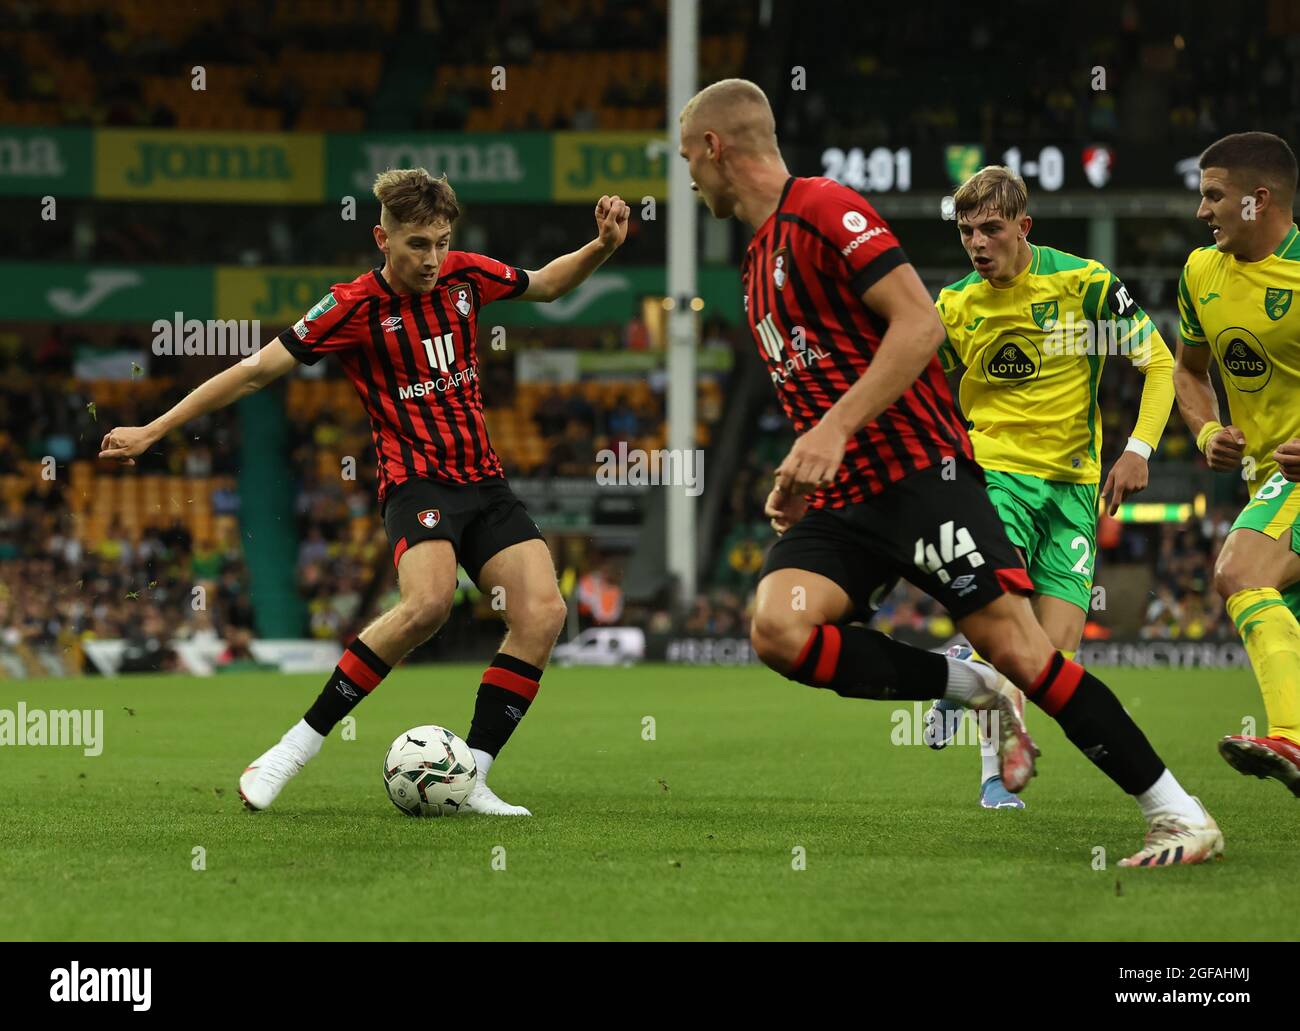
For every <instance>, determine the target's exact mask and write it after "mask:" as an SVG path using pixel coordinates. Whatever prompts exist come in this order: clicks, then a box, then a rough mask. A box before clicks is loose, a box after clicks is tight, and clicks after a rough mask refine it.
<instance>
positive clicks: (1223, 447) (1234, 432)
mask: <svg viewBox="0 0 1300 1031" xmlns="http://www.w3.org/2000/svg"><path fill="white" fill-rule="evenodd" d="M1245 453H1246V434H1244V433H1242V432H1241V430H1239V429H1237V427H1236V426H1225V427H1223V429H1221V430H1219V432H1218V433H1216V434H1215V435H1214V436H1213V437H1211V438H1210V439H1209V441H1207V442H1206V445H1205V460H1206V461H1207V462H1208V463H1209V464H1210V468H1211V469H1214V470H1216V471H1218V472H1221V473H1226V472H1231V471H1232V470H1234V469H1238V468H1240V466H1241V458H1242V455H1244V454H1245Z"/></svg>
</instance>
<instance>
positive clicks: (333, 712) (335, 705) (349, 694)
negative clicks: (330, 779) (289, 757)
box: [299, 637, 392, 755]
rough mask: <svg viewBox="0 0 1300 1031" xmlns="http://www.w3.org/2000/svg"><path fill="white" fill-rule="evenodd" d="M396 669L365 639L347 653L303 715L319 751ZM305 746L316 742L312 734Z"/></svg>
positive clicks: (305, 736)
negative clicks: (343, 721)
mask: <svg viewBox="0 0 1300 1031" xmlns="http://www.w3.org/2000/svg"><path fill="white" fill-rule="evenodd" d="M391 671H392V667H391V666H389V665H388V663H386V662H385V661H384V660H383V659H381V658H380V657H379V656H378V655H376V654H375V653H374V652H373V651H371V650H370V648H368V647H367V646H366V645H365V643H364V642H363V641H362V640H361V638H359V637H358V638H357V639H356V640H354V641H353V642H352V643H351V644H349V645H348V646H347V648H345V649H344V651H343V657H342V658H341V659H339V664H338V665H337V666H335V667H334V672H333V673H331V674H330V678H329V680H327V681H326V682H325V687H324V689H323V690H322V691H321V693H320V695H319V697H317V699H316V701H315V702H313V703H312V707H311V708H310V709H308V710H307V714H306V715H305V716H303V718H302V723H300V724H299V726H300V727H303V726H305V728H306V729H307V730H310V731H312V732H313V733H314V735H315V737H316V739H318V740H315V742H314V743H315V749H313V751H312V754H313V755H314V754H315V752H316V751H319V750H320V742H322V741H324V740H325V736H326V735H327V734H329V732H330V731H331V730H333V729H334V727H335V725H336V724H338V722H339V721H340V720H341V719H343V717H344V716H346V715H347V714H348V713H350V712H351V711H352V710H353V709H354V708H356V706H357V704H358V703H359V702H360V701H361V699H363V698H365V697H366V695H368V694H370V692H371V691H373V690H374V689H375V688H376V687H378V686H379V682H380V681H381V680H383V679H384V677H386V676H388V674H389V673H390V672H391ZM303 737H304V738H305V739H306V741H305V742H304V743H307V744H310V743H312V738H311V736H310V735H307V734H305V733H304V734H303Z"/></svg>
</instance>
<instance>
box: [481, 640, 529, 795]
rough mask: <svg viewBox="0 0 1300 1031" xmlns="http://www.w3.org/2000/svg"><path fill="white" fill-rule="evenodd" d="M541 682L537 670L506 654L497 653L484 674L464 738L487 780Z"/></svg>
mask: <svg viewBox="0 0 1300 1031" xmlns="http://www.w3.org/2000/svg"><path fill="white" fill-rule="evenodd" d="M541 679H542V671H541V670H540V669H538V668H537V667H536V666H534V665H532V664H531V663H527V662H525V661H524V660H523V659H518V658H515V656H513V655H507V654H505V652H497V654H496V657H495V658H494V659H493V660H492V664H491V665H490V666H488V668H487V669H486V670H484V671H483V682H482V683H481V684H479V689H478V697H477V699H475V701H474V721H473V722H472V723H471V724H470V727H469V737H468V738H466V741H467V742H468V744H469V747H470V750H471V751H472V752H473V753H474V758H475V760H476V761H477V762H478V767H479V773H480V774H481V775H482V776H484V777H486V776H487V772H488V769H489V768H490V767H491V766H492V761H493V760H494V759H495V758H496V756H497V754H498V753H500V751H501V749H502V748H504V747H505V744H506V742H507V741H509V740H510V735H511V734H513V733H514V732H515V728H516V727H517V726H519V723H520V721H521V720H522V719H523V718H524V715H525V714H526V713H527V712H528V707H529V706H530V705H531V704H532V702H533V699H534V698H536V697H537V690H538V688H539V687H540V682H541Z"/></svg>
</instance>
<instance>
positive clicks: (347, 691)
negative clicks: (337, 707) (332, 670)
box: [338, 680, 359, 699]
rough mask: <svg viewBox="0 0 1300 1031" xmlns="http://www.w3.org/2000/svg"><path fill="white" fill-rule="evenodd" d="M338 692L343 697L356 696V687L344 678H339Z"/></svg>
mask: <svg viewBox="0 0 1300 1031" xmlns="http://www.w3.org/2000/svg"><path fill="white" fill-rule="evenodd" d="M338 688H339V694H341V695H342V696H343V697H344V698H352V699H355V698H358V697H359V695H358V694H357V689H356V688H355V687H353V686H352V685H351V684H349V683H348V682H347V681H346V680H340V681H339V683H338Z"/></svg>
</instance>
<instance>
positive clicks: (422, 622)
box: [399, 595, 451, 641]
mask: <svg viewBox="0 0 1300 1031" xmlns="http://www.w3.org/2000/svg"><path fill="white" fill-rule="evenodd" d="M399 611H400V613H401V617H402V627H403V630H404V632H405V633H406V634H407V635H408V636H409V637H412V638H418V639H419V640H420V641H426V640H428V639H429V638H430V637H432V636H433V635H434V634H436V633H437V632H438V631H439V630H441V629H442V626H443V624H444V623H446V622H447V617H448V616H450V615H451V598H449V597H445V596H440V595H416V596H415V597H412V598H409V599H404V600H403V601H402V604H401V605H400V606H399Z"/></svg>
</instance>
